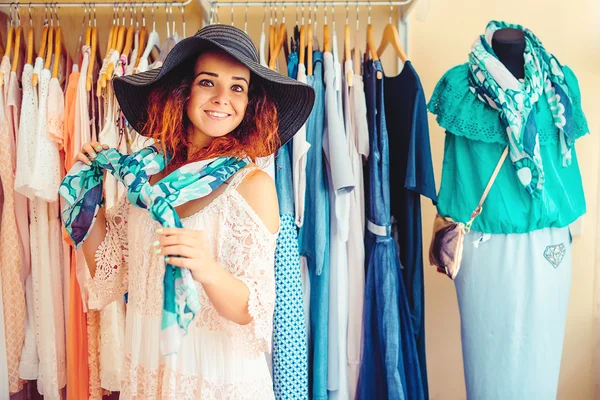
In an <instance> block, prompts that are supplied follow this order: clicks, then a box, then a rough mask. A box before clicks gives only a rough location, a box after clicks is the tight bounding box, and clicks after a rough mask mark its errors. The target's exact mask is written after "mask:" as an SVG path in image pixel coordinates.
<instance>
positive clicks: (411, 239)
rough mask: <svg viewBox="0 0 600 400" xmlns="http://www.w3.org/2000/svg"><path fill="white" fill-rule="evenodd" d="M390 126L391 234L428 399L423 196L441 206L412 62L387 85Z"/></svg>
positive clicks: (420, 91)
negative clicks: (394, 242)
mask: <svg viewBox="0 0 600 400" xmlns="http://www.w3.org/2000/svg"><path fill="white" fill-rule="evenodd" d="M384 100H385V110H386V113H385V115H386V126H387V131H388V137H389V144H390V194H391V196H390V202H391V204H390V205H391V212H392V225H393V226H392V231H393V233H394V236H396V237H397V241H398V245H399V247H400V263H401V264H402V276H403V278H404V283H405V285H406V294H407V297H408V303H409V305H410V311H411V316H412V325H413V331H414V336H415V341H416V344H417V351H418V354H419V366H420V369H421V379H422V386H423V391H424V395H425V398H428V397H429V395H428V392H429V391H428V384H427V364H426V360H425V318H424V316H425V310H424V308H425V304H424V285H423V243H422V241H423V233H422V227H421V196H425V197H428V198H429V199H431V200H432V201H433V203H434V204H435V203H437V194H436V188H435V178H434V173H433V163H432V160H431V145H430V141H429V124H428V122H427V103H426V101H425V94H424V93H423V87H422V86H421V81H420V79H419V76H418V75H417V72H416V71H415V69H414V68H413V66H412V64H411V62H410V61H407V62H406V63H405V64H404V68H403V69H402V72H400V74H398V75H397V76H395V77H389V78H388V77H386V78H385V80H384Z"/></svg>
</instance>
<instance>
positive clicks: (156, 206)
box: [59, 146, 249, 355]
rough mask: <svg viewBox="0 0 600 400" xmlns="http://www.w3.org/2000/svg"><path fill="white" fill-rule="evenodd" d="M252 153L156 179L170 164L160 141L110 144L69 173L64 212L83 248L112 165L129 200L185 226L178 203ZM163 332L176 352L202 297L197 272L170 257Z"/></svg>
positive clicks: (163, 220) (166, 349)
mask: <svg viewBox="0 0 600 400" xmlns="http://www.w3.org/2000/svg"><path fill="white" fill-rule="evenodd" d="M248 163H249V160H248V159H240V158H235V157H219V158H216V159H214V160H208V161H199V162H195V163H191V164H187V165H184V166H183V167H181V168H179V169H177V170H175V171H173V172H172V173H170V174H169V175H168V176H166V177H164V178H162V179H161V180H160V181H159V182H157V183H156V184H154V185H151V184H150V182H149V177H150V176H152V175H155V174H157V173H158V172H160V171H162V170H164V168H165V167H166V160H165V157H164V156H163V155H162V154H161V153H160V152H159V151H158V149H157V148H156V147H155V146H149V147H146V148H144V149H142V150H140V151H138V152H136V153H133V154H131V155H123V154H121V153H120V152H119V151H118V150H116V149H108V150H104V151H101V152H100V153H98V156H97V157H96V159H95V160H94V162H93V163H92V165H90V166H88V165H85V164H83V163H81V162H78V163H76V164H75V165H74V166H73V168H71V170H70V171H69V173H68V174H67V175H66V176H65V178H64V179H63V181H62V183H61V185H60V188H59V194H60V195H61V197H63V198H64V199H65V206H64V208H63V210H62V212H61V218H62V221H63V224H64V226H65V229H66V231H67V232H68V233H69V236H70V237H71V239H72V240H73V243H74V244H75V247H76V248H79V246H81V244H82V243H83V242H84V241H85V239H86V238H87V236H88V235H89V233H90V231H91V229H92V228H93V225H94V222H95V220H96V215H97V214H98V210H99V207H100V203H101V200H102V189H103V187H102V185H103V179H104V171H105V170H106V171H109V172H110V173H111V174H112V175H114V176H115V177H116V178H117V179H118V180H119V181H120V182H122V183H123V184H124V185H125V187H126V188H127V200H128V201H129V202H130V203H131V204H133V205H134V206H136V207H139V208H144V209H147V210H148V211H149V212H150V215H151V216H152V218H153V219H154V220H155V221H158V222H159V223H160V224H161V225H162V226H164V227H167V228H182V227H183V225H182V223H181V220H180V218H179V215H178V214H177V211H176V210H175V207H177V206H179V205H182V204H185V203H187V202H188V201H191V200H195V199H199V198H202V197H204V196H207V195H208V194H210V193H212V192H213V191H214V190H215V189H216V188H218V187H219V186H220V185H221V184H222V183H223V182H225V181H226V180H227V179H229V178H230V177H231V176H233V175H234V174H235V173H236V172H237V171H239V170H240V169H241V168H243V167H244V166H246V165H247V164H248ZM165 268H166V269H165V276H164V281H163V284H164V301H163V312H162V324H161V325H162V327H161V336H160V345H161V352H162V354H163V355H167V354H171V353H176V352H177V351H178V349H179V346H180V343H181V338H182V337H183V336H184V335H185V334H186V333H187V328H188V326H189V324H190V322H191V321H192V320H193V318H194V316H195V315H196V313H197V312H198V311H199V310H200V300H199V297H198V292H197V290H196V286H195V283H194V280H193V278H192V275H191V272H190V271H189V270H187V269H183V268H179V267H175V266H173V265H171V264H168V263H166V265H165Z"/></svg>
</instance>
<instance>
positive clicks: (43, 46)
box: [31, 25, 50, 87]
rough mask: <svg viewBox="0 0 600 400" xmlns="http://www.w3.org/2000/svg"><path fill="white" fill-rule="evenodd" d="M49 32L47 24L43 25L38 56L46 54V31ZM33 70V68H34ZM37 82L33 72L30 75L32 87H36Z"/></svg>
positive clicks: (36, 76) (36, 75)
mask: <svg viewBox="0 0 600 400" xmlns="http://www.w3.org/2000/svg"><path fill="white" fill-rule="evenodd" d="M49 32H50V28H49V27H48V25H44V27H43V28H42V42H41V43H40V51H39V53H38V57H42V58H44V57H45V56H46V47H48V33H49ZM34 71H35V69H34ZM37 83H38V74H37V72H34V73H33V75H32V77H31V85H32V86H33V87H37Z"/></svg>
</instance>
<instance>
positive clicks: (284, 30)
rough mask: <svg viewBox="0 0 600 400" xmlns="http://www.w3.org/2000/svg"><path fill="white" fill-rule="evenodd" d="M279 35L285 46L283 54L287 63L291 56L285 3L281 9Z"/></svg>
mask: <svg viewBox="0 0 600 400" xmlns="http://www.w3.org/2000/svg"><path fill="white" fill-rule="evenodd" d="M279 35H280V37H281V45H282V46H283V54H285V59H286V61H287V59H288V57H289V56H290V47H289V45H288V35H287V26H286V25H285V3H283V4H282V8H281V25H279Z"/></svg>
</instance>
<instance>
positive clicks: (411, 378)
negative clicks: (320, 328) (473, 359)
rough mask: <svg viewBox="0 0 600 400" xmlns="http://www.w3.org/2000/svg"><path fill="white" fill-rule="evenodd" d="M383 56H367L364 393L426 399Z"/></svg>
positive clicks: (360, 389) (360, 390)
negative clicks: (394, 200) (403, 262)
mask: <svg viewBox="0 0 600 400" xmlns="http://www.w3.org/2000/svg"><path fill="white" fill-rule="evenodd" d="M377 71H382V68H381V63H380V62H379V61H375V62H372V61H369V60H367V61H366V62H365V67H364V80H365V94H366V101H367V120H368V125H369V138H370V147H371V153H370V156H369V162H368V165H367V168H368V171H367V172H366V175H367V185H366V190H365V191H366V193H367V194H368V195H367V199H366V200H367V207H366V208H367V232H366V235H365V247H366V258H365V259H366V274H367V275H366V284H365V302H364V314H363V316H364V319H363V329H364V335H363V338H364V343H363V359H362V365H361V369H360V376H359V382H358V389H357V398H358V399H402V400H404V399H410V400H413V399H416V400H418V399H422V398H424V394H423V387H422V384H421V373H420V368H419V360H418V355H417V350H416V344H415V340H414V334H413V329H412V322H411V317H410V309H409V306H408V300H407V296H406V290H405V287H404V282H403V280H402V277H401V275H400V268H401V267H400V261H399V259H398V251H397V248H396V243H395V241H394V239H393V238H392V237H391V216H390V213H391V211H390V178H389V145H388V136H387V128H386V120H385V107H384V92H383V79H377V77H376V74H377Z"/></svg>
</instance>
